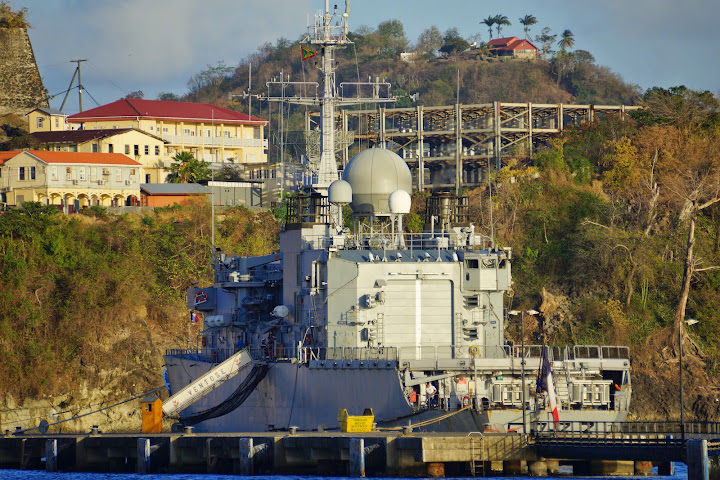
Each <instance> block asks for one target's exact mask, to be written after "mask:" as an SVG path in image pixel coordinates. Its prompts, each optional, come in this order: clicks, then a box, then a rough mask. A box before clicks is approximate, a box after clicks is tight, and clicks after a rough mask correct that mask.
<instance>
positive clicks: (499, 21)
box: [493, 15, 512, 38]
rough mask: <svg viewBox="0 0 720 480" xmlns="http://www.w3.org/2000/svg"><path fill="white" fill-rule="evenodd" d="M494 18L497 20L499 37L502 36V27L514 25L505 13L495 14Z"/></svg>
mask: <svg viewBox="0 0 720 480" xmlns="http://www.w3.org/2000/svg"><path fill="white" fill-rule="evenodd" d="M493 20H495V25H497V34H498V38H500V29H502V27H504V26H505V25H512V24H511V23H510V20H509V19H508V18H507V17H506V16H505V15H495V17H494V18H493Z"/></svg>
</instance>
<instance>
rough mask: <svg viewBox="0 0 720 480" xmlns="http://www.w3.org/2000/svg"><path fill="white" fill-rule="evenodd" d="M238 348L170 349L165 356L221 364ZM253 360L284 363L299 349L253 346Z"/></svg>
mask: <svg viewBox="0 0 720 480" xmlns="http://www.w3.org/2000/svg"><path fill="white" fill-rule="evenodd" d="M238 351H239V350H238V349H237V348H212V347H203V348H183V349H168V350H166V351H165V355H169V356H175V357H181V358H185V359H188V360H197V361H201V362H208V363H221V362H224V361H225V360H227V359H228V358H230V357H231V356H233V355H234V354H236V353H237V352H238ZM248 352H249V353H250V356H251V357H252V359H253V360H262V361H268V360H273V361H283V360H293V359H296V358H297V356H298V352H297V348H292V347H287V346H286V345H283V344H282V343H273V344H270V345H268V346H264V347H263V346H260V345H253V346H250V347H249V349H248Z"/></svg>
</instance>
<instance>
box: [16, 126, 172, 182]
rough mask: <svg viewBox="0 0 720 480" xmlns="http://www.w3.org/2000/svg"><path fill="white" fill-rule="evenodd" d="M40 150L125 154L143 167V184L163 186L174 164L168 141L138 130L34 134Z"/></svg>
mask: <svg viewBox="0 0 720 480" xmlns="http://www.w3.org/2000/svg"><path fill="white" fill-rule="evenodd" d="M30 136H31V137H32V138H33V139H34V140H35V141H37V142H38V144H39V145H40V146H39V149H41V150H50V151H56V152H85V153H122V154H123V155H126V156H128V157H130V158H132V159H133V160H135V161H136V162H139V163H140V164H142V166H143V171H144V175H143V178H142V179H140V180H141V183H163V182H165V180H166V179H167V177H168V174H169V171H168V170H166V168H167V167H169V166H170V163H171V162H172V160H171V159H170V158H168V156H167V153H166V143H167V142H166V141H165V140H163V139H161V138H159V137H156V136H155V135H151V134H149V133H147V132H143V131H141V130H138V129H136V128H118V129H117V130H115V129H110V130H65V131H62V132H34V133H31V134H30Z"/></svg>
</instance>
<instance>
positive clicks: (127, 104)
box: [68, 98, 267, 124]
mask: <svg viewBox="0 0 720 480" xmlns="http://www.w3.org/2000/svg"><path fill="white" fill-rule="evenodd" d="M137 118H153V119H158V120H162V119H167V120H175V121H192V122H204V123H211V122H215V123H235V124H248V123H249V124H265V123H267V121H266V120H263V119H262V118H257V117H250V116H248V115H247V114H245V113H240V112H236V111H234V110H229V109H227V108H223V107H218V106H216V105H211V104H209V103H192V102H169V101H165V100H139V99H129V98H123V99H120V100H117V101H115V102H112V103H108V104H107V105H101V106H99V107H97V108H93V109H91V110H85V111H84V112H80V113H76V114H74V115H70V116H69V117H68V121H69V122H75V123H78V122H83V121H93V120H109V119H137Z"/></svg>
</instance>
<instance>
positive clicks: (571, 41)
mask: <svg viewBox="0 0 720 480" xmlns="http://www.w3.org/2000/svg"><path fill="white" fill-rule="evenodd" d="M573 45H575V35H573V33H572V32H571V31H570V30H565V31H564V32H563V33H562V37H561V38H560V41H559V42H558V46H559V47H560V50H562V51H563V52H564V51H565V50H566V49H568V48H572V47H573Z"/></svg>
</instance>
